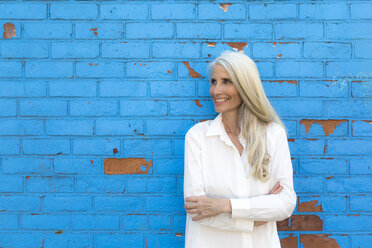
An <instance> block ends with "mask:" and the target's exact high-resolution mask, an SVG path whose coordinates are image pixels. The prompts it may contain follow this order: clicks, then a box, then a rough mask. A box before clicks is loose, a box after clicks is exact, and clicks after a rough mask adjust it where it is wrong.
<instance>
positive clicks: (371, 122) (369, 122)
mask: <svg viewBox="0 0 372 248" xmlns="http://www.w3.org/2000/svg"><path fill="white" fill-rule="evenodd" d="M362 121H363V122H367V123H368V124H371V125H372V121H366V120H362Z"/></svg>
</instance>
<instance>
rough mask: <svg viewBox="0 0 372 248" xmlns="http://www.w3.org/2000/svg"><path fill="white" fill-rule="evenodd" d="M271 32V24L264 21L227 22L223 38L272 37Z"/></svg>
mask: <svg viewBox="0 0 372 248" xmlns="http://www.w3.org/2000/svg"><path fill="white" fill-rule="evenodd" d="M272 32H273V26H272V25H271V24H266V23H247V24H230V23H227V24H225V25H224V38H225V39H272V37H273V36H272V35H273V34H272ZM211 38H212V37H211ZM216 38H219V37H216Z"/></svg>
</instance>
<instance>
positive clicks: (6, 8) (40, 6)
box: [0, 3, 47, 20]
mask: <svg viewBox="0 0 372 248" xmlns="http://www.w3.org/2000/svg"><path fill="white" fill-rule="evenodd" d="M0 13H1V17H0V19H12V20H14V19H21V20H24V19H30V20H37V19H47V15H46V14H47V5H46V4H45V3H2V4H1V5H0Z"/></svg>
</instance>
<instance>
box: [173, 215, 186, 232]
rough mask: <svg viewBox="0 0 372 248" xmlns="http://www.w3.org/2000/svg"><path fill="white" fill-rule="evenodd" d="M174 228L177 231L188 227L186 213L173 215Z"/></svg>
mask: <svg viewBox="0 0 372 248" xmlns="http://www.w3.org/2000/svg"><path fill="white" fill-rule="evenodd" d="M173 228H174V229H175V230H177V231H184V230H185V228H186V215H173Z"/></svg>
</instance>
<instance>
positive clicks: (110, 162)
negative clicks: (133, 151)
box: [104, 158, 152, 175]
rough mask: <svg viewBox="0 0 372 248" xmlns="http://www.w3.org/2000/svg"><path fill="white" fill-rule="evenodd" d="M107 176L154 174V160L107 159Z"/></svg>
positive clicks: (105, 161) (105, 162)
mask: <svg viewBox="0 0 372 248" xmlns="http://www.w3.org/2000/svg"><path fill="white" fill-rule="evenodd" d="M104 164H105V174H107V175H117V174H148V173H152V160H147V159H146V158H106V159H105V160H104Z"/></svg>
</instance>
